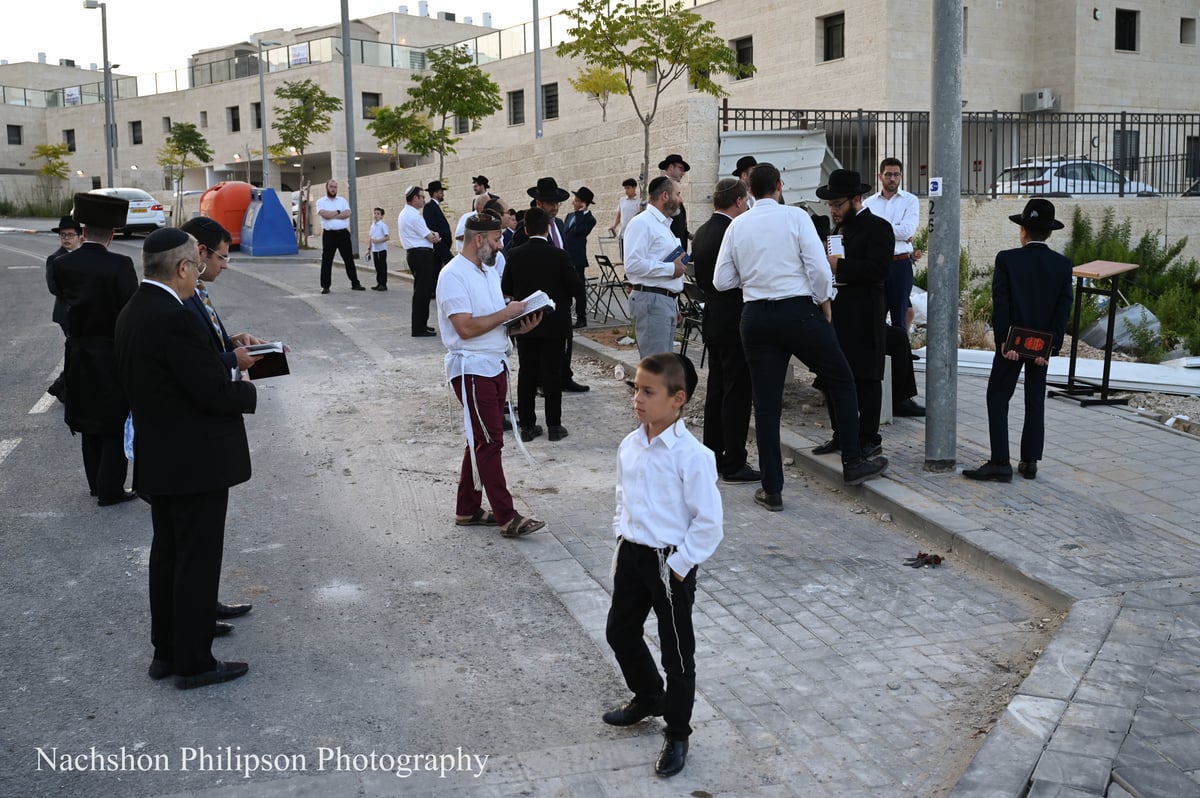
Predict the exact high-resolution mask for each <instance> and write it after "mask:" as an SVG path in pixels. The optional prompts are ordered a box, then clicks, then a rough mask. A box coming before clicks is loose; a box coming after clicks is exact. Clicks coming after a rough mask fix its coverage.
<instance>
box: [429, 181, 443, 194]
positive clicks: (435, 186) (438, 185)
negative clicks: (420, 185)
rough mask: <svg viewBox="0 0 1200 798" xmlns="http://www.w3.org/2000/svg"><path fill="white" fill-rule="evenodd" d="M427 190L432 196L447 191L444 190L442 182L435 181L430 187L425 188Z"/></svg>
mask: <svg viewBox="0 0 1200 798" xmlns="http://www.w3.org/2000/svg"><path fill="white" fill-rule="evenodd" d="M425 190H426V191H428V192H429V193H430V194H432V193H433V192H435V191H445V189H444V188H442V181H441V180H434V181H433V182H431V183H430V184H429V185H427V186H426V187H425Z"/></svg>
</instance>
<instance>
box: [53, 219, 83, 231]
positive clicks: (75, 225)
mask: <svg viewBox="0 0 1200 798" xmlns="http://www.w3.org/2000/svg"><path fill="white" fill-rule="evenodd" d="M63 230H74V231H75V232H76V233H82V232H83V225H81V224H80V223H79V222H77V221H75V220H74V219H72V218H71V217H70V216H64V217H63V218H61V219H59V220H58V227H51V228H50V232H51V233H61V232H62V231H63Z"/></svg>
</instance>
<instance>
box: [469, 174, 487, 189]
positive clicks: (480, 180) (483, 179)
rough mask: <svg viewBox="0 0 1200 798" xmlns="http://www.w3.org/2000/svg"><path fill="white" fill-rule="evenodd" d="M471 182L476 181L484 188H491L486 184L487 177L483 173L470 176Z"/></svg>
mask: <svg viewBox="0 0 1200 798" xmlns="http://www.w3.org/2000/svg"><path fill="white" fill-rule="evenodd" d="M471 182H472V183H478V184H479V185H481V186H483V187H484V188H491V186H490V185H488V179H487V178H486V177H484V176H483V175H477V176H475V177H472V178H471Z"/></svg>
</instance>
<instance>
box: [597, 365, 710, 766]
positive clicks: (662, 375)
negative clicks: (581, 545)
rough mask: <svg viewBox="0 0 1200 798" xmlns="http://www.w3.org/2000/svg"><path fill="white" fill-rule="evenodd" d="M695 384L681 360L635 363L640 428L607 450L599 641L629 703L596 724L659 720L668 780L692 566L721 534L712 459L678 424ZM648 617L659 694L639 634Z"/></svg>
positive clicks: (686, 680)
mask: <svg viewBox="0 0 1200 798" xmlns="http://www.w3.org/2000/svg"><path fill="white" fill-rule="evenodd" d="M696 382H697V378H696V369H695V367H694V366H693V365H692V362H691V361H690V360H688V359H687V358H686V357H683V356H681V355H676V354H674V353H671V352H662V353H659V354H656V355H651V356H649V357H647V358H644V359H643V360H642V361H641V362H640V363H639V364H638V369H637V376H636V377H635V379H634V385H635V387H636V393H635V394H634V398H633V407H634V410H635V411H636V413H637V416H638V419H639V420H640V421H641V422H642V423H641V425H640V426H639V427H638V428H637V429H636V430H634V431H633V432H631V433H629V435H627V436H626V437H625V439H624V440H623V441H621V446H620V448H619V449H618V451H617V491H616V494H617V495H616V498H617V509H616V515H615V516H614V518H613V531H614V533H615V534H616V536H617V549H616V552H614V554H613V595H612V607H611V608H610V609H609V611H608V624H607V629H606V635H607V638H608V644H609V645H610V646H612V649H613V653H614V654H615V655H616V658H617V663H618V664H619V665H620V666H621V673H622V675H624V677H625V683H626V684H627V685H628V686H629V689H630V690H632V691H633V699H632V700H630V701H628V702H626V703H625V704H622V705H621V706H620V707H617V708H616V709H613V710H610V711H609V712H606V713H604V722H605V723H608V724H610V725H612V726H631V725H633V724H635V723H638V722H639V721H641V720H643V719H645V718H648V717H651V716H659V715H661V716H663V719H664V720H665V721H666V729H665V730H664V735H665V736H666V741H665V743H664V744H663V748H662V751H661V753H659V755H658V759H657V761H656V762H655V765H654V771H655V773H657V774H658V775H660V776H674V775H675V774H676V773H678V772H679V771H681V770H683V765H684V762H685V761H686V760H687V751H688V737H689V736H690V735H691V732H692V729H691V726H690V725H689V721H690V720H691V717H692V704H693V703H694V702H695V695H696V661H695V654H696V637H695V633H694V632H693V631H692V604H693V602H694V601H695V596H696V568H697V566H698V565H699V564H700V563H702V562H704V561H705V560H707V559H708V558H709V557H710V556H711V555H712V553H713V552H714V551H716V548H717V544H719V543H720V542H721V538H722V536H723V531H722V529H723V510H722V506H721V494H720V492H719V491H718V490H717V466H716V460H715V459H714V457H713V454H712V452H711V451H710V450H709V449H707V448H706V447H705V446H704V445H703V444H702V443H700V441H698V440H696V438H695V437H694V436H693V435H692V433H691V432H689V431H688V429H687V427H686V426H685V425H684V422H683V420H682V414H683V406H684V404H685V403H686V402H687V401H688V399H690V398H691V396H692V392H693V391H694V390H695V389H696ZM651 609H653V610H654V614H655V616H656V617H657V618H658V635H659V641H660V643H661V646H662V664H663V669H664V670H665V671H666V674H667V679H666V689H665V691H664V689H663V680H662V677H661V676H659V673H658V668H657V667H656V666H655V664H654V659H653V657H651V655H650V649H649V648H648V647H647V646H646V641H645V640H644V638H643V635H642V629H643V625H644V624H645V621H646V616H647V615H648V614H649V613H650V610H651Z"/></svg>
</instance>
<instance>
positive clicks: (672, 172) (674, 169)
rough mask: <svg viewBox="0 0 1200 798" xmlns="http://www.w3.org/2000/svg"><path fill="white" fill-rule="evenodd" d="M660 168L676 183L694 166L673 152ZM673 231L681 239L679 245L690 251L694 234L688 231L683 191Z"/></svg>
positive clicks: (672, 222)
mask: <svg viewBox="0 0 1200 798" xmlns="http://www.w3.org/2000/svg"><path fill="white" fill-rule="evenodd" d="M658 168H659V169H661V170H662V171H663V174H665V175H666V176H667V177H669V178H671V179H672V180H674V181H675V182H676V183H680V182H682V181H683V175H684V173H685V172H690V171H692V167H691V166H690V165H688V162H687V161H685V160H683V156H681V155H676V154H675V153H671V154H670V155H668V156H667V157H666V159H665V160H663V162H662V163H660V164H659V165H658ZM671 233H672V234H673V235H674V236H675V237H676V238H678V239H679V246H681V247H683V251H684V252H687V251H688V241H689V240H690V239H691V237H692V234H691V233H689V232H688V226H687V208H686V207H684V205H683V193H682V191H681V192H680V195H679V212H678V213H676V214H675V216H673V217H672V218H671Z"/></svg>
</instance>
